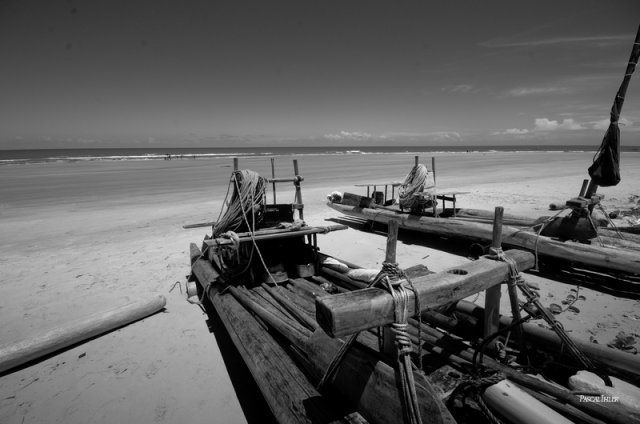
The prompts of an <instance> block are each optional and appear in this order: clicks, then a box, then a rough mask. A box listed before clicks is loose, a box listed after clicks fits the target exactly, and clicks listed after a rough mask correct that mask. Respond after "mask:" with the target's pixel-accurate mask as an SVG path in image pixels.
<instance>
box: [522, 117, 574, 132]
mask: <svg viewBox="0 0 640 424" xmlns="http://www.w3.org/2000/svg"><path fill="white" fill-rule="evenodd" d="M535 124H536V126H535V128H534V131H556V130H570V131H574V130H584V129H586V128H585V127H584V126H583V125H582V124H580V123H578V122H576V121H574V120H573V119H571V118H565V119H563V120H562V122H558V121H554V120H550V119H548V118H536V121H535Z"/></svg>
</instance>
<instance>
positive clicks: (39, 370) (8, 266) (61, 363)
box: [0, 152, 640, 424]
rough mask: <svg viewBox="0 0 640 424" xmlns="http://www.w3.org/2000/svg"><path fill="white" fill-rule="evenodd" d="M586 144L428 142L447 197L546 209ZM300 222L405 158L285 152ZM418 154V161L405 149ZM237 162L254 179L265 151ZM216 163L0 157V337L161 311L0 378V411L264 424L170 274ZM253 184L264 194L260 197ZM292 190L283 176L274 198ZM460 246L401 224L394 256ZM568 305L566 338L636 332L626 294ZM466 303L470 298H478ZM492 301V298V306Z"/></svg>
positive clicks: (613, 191)
mask: <svg viewBox="0 0 640 424" xmlns="http://www.w3.org/2000/svg"><path fill="white" fill-rule="evenodd" d="M592 155H593V153H589V152H585V153H576V152H566V153H565V152H518V153H510V152H490V153H478V152H474V153H455V154H449V153H438V154H436V156H435V157H436V164H437V169H436V171H437V185H438V188H439V189H450V190H456V191H464V192H467V194H464V195H460V196H459V202H458V205H459V206H460V207H465V206H466V207H473V208H478V209H490V210H492V209H493V208H494V207H495V206H503V207H504V208H505V212H507V213H514V214H520V215H528V216H533V217H537V216H545V215H546V216H548V215H552V214H553V212H550V211H549V210H548V205H549V204H550V203H552V202H555V203H564V201H565V200H568V199H570V198H572V197H575V196H576V195H577V194H578V192H579V190H580V186H581V183H582V180H583V179H585V178H588V175H587V173H586V169H587V167H588V166H589V164H590V163H591V159H592ZM292 159H294V157H291V156H279V157H277V158H276V171H277V174H276V176H282V177H284V176H289V175H292V174H293V167H292V163H291V161H292ZM296 159H297V160H298V161H299V165H300V173H301V174H302V176H303V177H304V182H303V185H302V187H303V194H302V196H303V201H304V203H305V210H304V213H305V220H306V221H307V223H309V224H317V225H327V224H331V223H333V221H336V220H340V215H339V214H338V213H337V212H335V211H333V210H331V209H329V208H328V207H327V206H326V205H325V201H326V195H327V194H328V193H330V192H332V191H334V190H339V191H350V192H356V193H358V192H361V190H362V189H361V188H357V187H354V185H355V184H359V183H367V182H379V181H390V180H402V179H403V178H404V176H405V175H406V174H407V172H408V171H409V170H410V169H411V167H412V165H413V161H414V158H413V155H412V154H390V155H377V154H371V155H361V154H352V155H335V156H323V155H307V156H298V157H296ZM421 159H422V160H421V161H422V162H424V163H426V164H428V165H429V167H430V164H431V157H430V156H425V157H423V158H421ZM240 167H241V168H242V169H246V168H248V169H253V170H255V171H257V172H259V173H261V174H262V175H265V176H270V175H271V168H270V161H269V159H268V158H264V157H263V158H247V159H242V160H241V161H240ZM231 170H232V162H231V159H206V160H204V159H203V160H190V159H185V160H173V161H162V160H159V161H96V162H75V163H65V162H61V163H45V164H27V165H11V166H0V181H2V185H0V234H2V243H1V245H0V267H1V269H2V273H1V275H0V298H1V299H2V302H0V319H1V321H2V326H1V327H0V344H1V345H8V344H10V343H12V342H16V341H19V340H22V339H26V338H30V337H33V336H34V335H37V334H41V333H43V332H45V331H46V330H48V329H51V328H54V327H56V326H57V325H63V324H64V323H68V322H72V321H74V320H77V319H79V318H82V317H85V316H88V315H90V314H92V313H94V312H100V311H105V310H109V309H113V308H116V307H118V306H121V305H123V304H125V303H127V302H129V301H130V300H133V299H145V298H149V297H150V296H153V295H157V294H162V295H164V296H165V297H166V298H167V306H166V310H165V311H164V312H161V313H158V314H156V315H153V316H150V317H148V318H146V319H143V320H141V321H138V322H136V323H134V324H131V325H128V326H126V327H123V328H121V329H119V330H116V331H113V332H110V333H108V334H106V335H103V336H101V337H97V338H95V339H93V340H90V341H87V342H85V343H81V344H79V345H76V346H74V347H72V348H70V349H66V350H64V351H62V352H59V353H58V354H55V355H52V356H49V357H47V358H44V359H42V360H39V361H36V362H35V363H32V364H29V365H28V366H25V367H22V368H20V369H17V370H14V371H11V372H6V373H4V374H3V375H0V422H2V423H7V424H13V423H18V424H19V423H100V424H103V423H124V422H132V423H157V422H167V423H174V422H175V423H178V422H182V423H205V422H207V423H243V422H265V421H264V419H262V417H260V414H261V412H260V411H261V410H260V408H259V400H256V399H258V398H259V397H258V395H257V394H255V393H254V392H252V391H251V390H252V388H251V387H248V386H246V385H245V381H244V380H246V379H242V378H239V377H238V376H237V374H236V375H234V373H233V372H232V373H231V374H230V373H229V371H228V367H232V368H233V365H234V364H233V358H223V355H222V353H221V349H220V347H219V340H218V339H217V337H216V336H215V335H214V334H212V333H211V332H210V331H209V328H208V325H207V316H206V315H204V314H203V312H202V311H201V310H200V308H198V307H197V306H195V305H192V304H190V303H187V302H186V300H185V295H184V293H183V292H181V289H180V287H178V286H176V282H181V283H184V282H185V276H186V275H188V274H189V271H190V270H189V258H188V249H189V243H190V242H195V243H198V244H199V243H200V241H201V240H202V239H203V237H204V235H205V234H206V232H207V229H206V228H196V229H189V230H185V229H183V228H182V226H183V225H185V224H193V223H199V222H206V221H214V220H215V219H216V218H217V217H218V213H219V211H220V207H221V204H222V201H223V199H224V196H225V193H226V191H227V184H228V180H229V174H230V172H231ZM621 170H622V178H623V180H622V182H621V183H620V184H619V185H618V186H616V187H609V188H601V189H600V190H599V193H601V194H604V196H605V198H604V200H603V205H604V206H605V208H606V209H607V210H608V211H613V210H616V209H630V208H632V207H638V206H639V204H638V200H639V199H640V198H639V197H638V196H640V186H638V181H640V153H638V152H632V153H626V154H624V155H623V157H622V163H621ZM271 199H272V198H271V193H270V192H269V200H271ZM292 200H293V187H290V188H288V187H287V188H283V189H282V190H279V191H278V202H281V203H285V202H291V201H292ZM318 242H319V245H320V248H321V250H322V251H323V252H325V253H328V254H331V255H335V256H338V257H342V258H344V259H346V260H349V261H351V262H354V263H357V264H360V265H362V266H365V267H371V268H376V267H379V266H380V265H381V263H382V260H383V258H384V246H385V234H384V233H382V232H380V231H374V232H363V231H359V230H357V228H349V229H348V230H345V231H339V232H335V233H330V234H328V235H326V236H321V237H319V240H318ZM465 251H466V247H465V246H462V247H461V246H456V245H453V244H452V243H445V242H442V241H439V240H429V239H427V238H426V237H424V236H415V235H412V234H408V233H404V232H401V234H400V240H399V244H398V252H397V255H398V261H399V263H400V265H401V266H402V267H409V266H412V265H416V264H424V265H426V266H428V267H429V268H430V269H431V270H433V271H440V270H444V269H447V268H450V267H453V266H456V265H458V264H461V263H464V262H467V261H469V260H470V259H469V258H467V257H466V254H465V253H464V252H465ZM526 279H527V280H530V281H533V282H536V283H538V284H539V286H540V294H541V298H542V300H543V301H544V302H547V303H560V302H561V301H562V300H563V299H565V298H566V296H567V295H569V294H570V293H571V290H572V289H576V283H575V282H566V281H559V280H552V279H548V278H542V277H541V276H539V275H533V274H527V275H526ZM580 294H581V295H583V296H584V297H585V300H581V301H579V302H578V303H576V306H577V307H578V308H579V313H574V312H570V311H567V312H565V313H563V314H561V315H560V316H559V317H560V320H561V321H562V322H563V324H564V325H565V328H566V329H567V330H568V331H570V334H572V335H574V336H575V337H578V338H581V339H585V340H592V341H593V340H595V341H597V342H598V343H601V344H607V343H609V342H611V341H612V340H613V339H614V338H615V336H616V334H618V333H619V332H620V331H624V332H625V333H627V334H632V335H634V337H636V338H638V337H640V301H639V300H637V299H638V297H636V299H629V298H622V297H616V296H614V295H610V294H604V293H601V292H598V291H594V290H591V289H588V288H584V287H581V288H580ZM477 300H478V302H481V301H482V297H481V296H479V297H478V299H477ZM507 301H508V298H507V296H505V295H503V302H504V305H503V309H502V310H503V311H504V312H505V313H507V311H508V310H509V308H508V306H507V303H506V302H507Z"/></svg>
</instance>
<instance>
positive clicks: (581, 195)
mask: <svg viewBox="0 0 640 424" xmlns="http://www.w3.org/2000/svg"><path fill="white" fill-rule="evenodd" d="M588 185H589V180H582V188H580V194H578V197H584V194H585V193H586V190H587V186H588Z"/></svg>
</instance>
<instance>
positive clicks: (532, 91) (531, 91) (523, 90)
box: [507, 87, 568, 97]
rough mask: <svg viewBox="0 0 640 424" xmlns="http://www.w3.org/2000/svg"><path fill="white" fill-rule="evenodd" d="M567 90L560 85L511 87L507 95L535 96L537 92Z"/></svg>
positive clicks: (549, 92)
mask: <svg viewBox="0 0 640 424" xmlns="http://www.w3.org/2000/svg"><path fill="white" fill-rule="evenodd" d="M567 91H568V90H567V89H566V88H562V87H520V88H513V89H511V90H509V91H508V92H507V95H508V96H511V97H521V96H536V95H539V94H558V93H566V92H567Z"/></svg>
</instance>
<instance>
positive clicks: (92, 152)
mask: <svg viewBox="0 0 640 424" xmlns="http://www.w3.org/2000/svg"><path fill="white" fill-rule="evenodd" d="M597 147H598V146H593V145H589V146H578V145H560V146H549V145H544V146H541V145H529V146H515V145H511V146H339V147H337V146H326V147H241V148H237V147H220V148H217V147H207V148H171V147H167V148H164V147H163V148H104V149H102V148H101V149H34V150H0V165H11V164H27V163H46V162H81V161H82V162H87V161H147V160H173V159H211V158H224V157H251V156H258V157H259V156H291V155H295V156H304V155H359V154H360V155H367V154H369V155H372V154H411V153H416V154H418V153H459V152H595V151H596V149H597ZM621 150H622V151H623V152H624V151H629V152H638V151H640V146H622V147H621Z"/></svg>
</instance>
